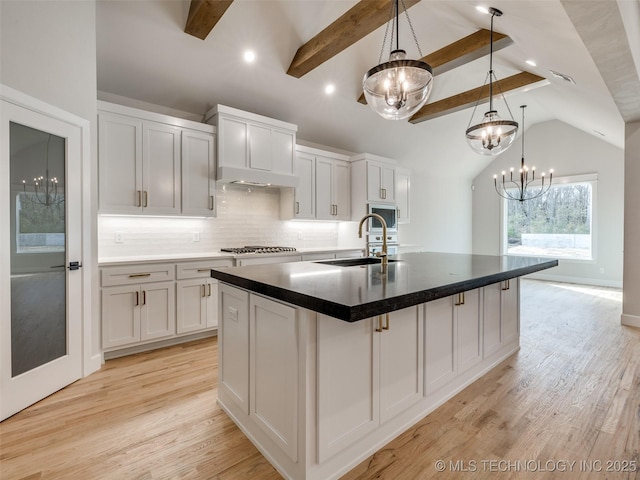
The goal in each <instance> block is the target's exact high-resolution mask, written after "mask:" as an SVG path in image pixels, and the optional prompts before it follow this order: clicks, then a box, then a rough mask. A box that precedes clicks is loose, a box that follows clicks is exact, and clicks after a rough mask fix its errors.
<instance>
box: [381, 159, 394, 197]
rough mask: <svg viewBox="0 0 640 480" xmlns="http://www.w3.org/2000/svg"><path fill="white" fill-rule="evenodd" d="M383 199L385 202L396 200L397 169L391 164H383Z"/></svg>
mask: <svg viewBox="0 0 640 480" xmlns="http://www.w3.org/2000/svg"><path fill="white" fill-rule="evenodd" d="M380 187H381V188H382V197H383V198H382V199H383V200H384V201H385V202H389V203H393V202H395V201H396V169H395V167H393V166H391V165H382V168H381V181H380Z"/></svg>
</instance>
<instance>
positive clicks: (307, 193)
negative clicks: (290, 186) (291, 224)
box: [293, 153, 316, 219]
mask: <svg viewBox="0 0 640 480" xmlns="http://www.w3.org/2000/svg"><path fill="white" fill-rule="evenodd" d="M315 167H316V161H315V157H314V156H313V155H309V154H307V153H298V154H297V155H296V161H295V174H296V175H298V177H300V183H299V184H298V186H297V187H296V188H295V194H294V202H295V204H294V209H293V214H294V216H295V218H307V219H311V218H315V217H316V205H315V204H316V171H315Z"/></svg>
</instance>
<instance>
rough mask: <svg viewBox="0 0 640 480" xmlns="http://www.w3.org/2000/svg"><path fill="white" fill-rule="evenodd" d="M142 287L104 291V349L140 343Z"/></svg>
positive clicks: (107, 289) (113, 288)
mask: <svg viewBox="0 0 640 480" xmlns="http://www.w3.org/2000/svg"><path fill="white" fill-rule="evenodd" d="M140 302H141V298H140V285H125V286H121V287H108V288H103V289H102V348H112V347H119V346H122V345H129V344H131V343H137V342H139V341H140Z"/></svg>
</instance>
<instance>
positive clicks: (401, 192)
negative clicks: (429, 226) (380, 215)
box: [395, 171, 411, 223]
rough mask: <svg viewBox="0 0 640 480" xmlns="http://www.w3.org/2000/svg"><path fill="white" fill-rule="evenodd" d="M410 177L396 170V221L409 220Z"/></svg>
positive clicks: (403, 221)
mask: <svg viewBox="0 0 640 480" xmlns="http://www.w3.org/2000/svg"><path fill="white" fill-rule="evenodd" d="M410 193H411V177H410V176H409V175H408V174H406V173H403V172H399V171H396V191H395V194H396V205H398V223H410V222H411V210H410V203H409V198H410Z"/></svg>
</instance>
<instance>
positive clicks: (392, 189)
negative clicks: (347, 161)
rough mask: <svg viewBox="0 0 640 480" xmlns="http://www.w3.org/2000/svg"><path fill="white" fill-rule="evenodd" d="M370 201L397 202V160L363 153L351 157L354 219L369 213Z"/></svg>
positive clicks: (393, 203)
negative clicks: (368, 205)
mask: <svg viewBox="0 0 640 480" xmlns="http://www.w3.org/2000/svg"><path fill="white" fill-rule="evenodd" d="M368 203H373V204H376V203H383V204H391V205H395V204H396V162H395V160H391V159H389V158H384V157H380V156H377V155H371V154H370V153H363V154H361V155H356V156H354V157H351V205H352V213H353V219H354V220H356V219H360V218H361V217H362V216H363V215H366V213H367V204H368Z"/></svg>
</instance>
